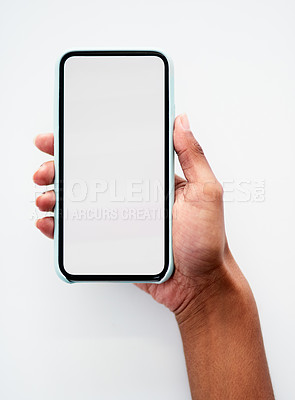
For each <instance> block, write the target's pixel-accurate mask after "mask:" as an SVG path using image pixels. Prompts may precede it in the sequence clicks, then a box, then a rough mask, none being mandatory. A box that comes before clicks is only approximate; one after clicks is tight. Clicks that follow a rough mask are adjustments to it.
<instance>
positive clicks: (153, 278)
mask: <svg viewBox="0 0 295 400" xmlns="http://www.w3.org/2000/svg"><path fill="white" fill-rule="evenodd" d="M79 56H80V57H93V56H95V57H97V56H139V57H141V56H156V57H159V58H161V60H162V61H163V63H164V73H165V77H164V97H165V107H164V110H165V118H164V121H165V122H164V130H165V139H164V143H165V145H164V169H165V172H164V191H165V210H164V211H165V212H164V218H165V222H164V237H165V240H164V245H165V249H164V266H163V270H162V271H161V272H160V273H159V274H156V275H105V274H104V275H87V274H83V275H76V274H75V275H74V274H71V273H69V272H67V271H66V269H65V266H64V249H63V230H64V225H63V224H64V218H63V216H64V202H63V197H64V67H65V63H66V61H67V60H68V59H69V58H70V57H79ZM169 90H170V88H169V62H168V60H167V58H166V57H165V56H164V54H162V53H161V52H158V51H153V50H144V51H142V50H79V51H70V52H68V53H66V54H64V55H63V57H62V58H61V60H60V64H59V93H58V96H59V98H58V144H59V150H58V151H59V154H58V158H59V162H58V169H59V170H58V174H59V183H58V193H57V195H58V232H57V233H58V267H59V269H60V272H61V273H62V274H63V275H64V277H65V278H66V279H67V280H68V281H69V282H85V281H112V282H116V281H120V282H147V281H149V282H159V281H161V280H162V279H163V277H164V276H165V275H166V273H167V271H168V268H169V262H170V259H169V254H170V249H169V246H170V241H169V232H170V226H169V224H170V223H171V221H170V218H169V195H170V187H169V186H170V184H169V165H170V159H169V157H170V151H169V130H170V129H169V128H170V127H169V109H170V108H169V106H170V104H169V101H170V99H169V95H170V93H169Z"/></svg>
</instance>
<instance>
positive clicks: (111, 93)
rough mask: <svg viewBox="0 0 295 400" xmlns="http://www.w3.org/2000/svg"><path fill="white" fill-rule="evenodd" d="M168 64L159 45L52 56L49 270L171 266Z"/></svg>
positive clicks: (138, 277)
mask: <svg viewBox="0 0 295 400" xmlns="http://www.w3.org/2000/svg"><path fill="white" fill-rule="evenodd" d="M173 124H174V96H173V64H172V61H171V59H170V58H169V57H167V56H166V55H165V54H164V53H163V52H161V51H158V50H77V51H76V50H75V51H69V52H67V53H65V54H64V55H63V56H62V57H61V58H60V60H59V61H58V63H57V69H56V96H55V132H54V148H55V154H54V157H55V191H56V206H55V228H54V249H55V250H54V251H55V256H54V259H55V268H56V271H57V273H58V275H59V276H60V277H61V278H62V279H63V280H64V281H66V282H69V283H73V282H87V281H118V282H155V283H160V282H163V281H165V280H167V279H168V278H169V277H170V276H171V274H172V272H173V253H172V205H173V202H174V151H173V137H172V135H173Z"/></svg>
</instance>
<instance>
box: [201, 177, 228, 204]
mask: <svg viewBox="0 0 295 400" xmlns="http://www.w3.org/2000/svg"><path fill="white" fill-rule="evenodd" d="M203 193H204V197H205V199H206V200H207V201H222V199H223V187H222V185H221V184H220V183H219V182H218V181H216V182H207V183H205V184H204V187H203Z"/></svg>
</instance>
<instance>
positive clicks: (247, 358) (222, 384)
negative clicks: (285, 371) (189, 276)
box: [176, 265, 274, 400]
mask: <svg viewBox="0 0 295 400" xmlns="http://www.w3.org/2000/svg"><path fill="white" fill-rule="evenodd" d="M225 271H231V272H230V273H228V272H226V274H225V276H224V277H223V278H222V279H220V280H219V281H218V282H216V283H215V284H214V285H212V286H211V287H210V288H209V289H208V290H204V291H203V292H202V293H200V294H199V295H198V296H197V297H196V298H195V299H194V301H191V302H190V303H189V304H188V305H187V306H186V308H185V309H183V310H182V311H181V312H179V313H178V314H177V315H176V319H177V321H178V324H179V328H180V332H181V336H182V340H183V347H184V352H185V358H186V363H187V370H188V375H189V382H190V387H191V392H192V398H193V400H203V399H204V400H210V399H218V400H223V399H224V400H231V399H234V400H243V399H247V400H252V399H253V400H259V399H263V400H271V399H274V395H273V391H272V385H271V381H270V376H269V371H268V366H267V361H266V356H265V351H264V345H263V340H262V334H261V329H260V323H259V317H258V312H257V308H256V304H255V300H254V297H253V295H252V292H251V290H250V288H249V286H248V284H247V282H246V280H245V279H244V277H243V276H242V275H241V273H240V272H239V270H238V268H237V267H236V266H235V265H234V266H233V268H231V269H227V268H225Z"/></svg>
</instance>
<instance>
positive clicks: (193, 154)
mask: <svg viewBox="0 0 295 400" xmlns="http://www.w3.org/2000/svg"><path fill="white" fill-rule="evenodd" d="M173 141H174V148H175V151H176V153H177V155H178V159H179V162H180V165H181V168H182V170H183V173H184V175H185V177H186V179H187V181H188V182H190V183H193V182H202V183H205V182H212V181H216V178H215V176H214V174H213V172H212V170H211V168H210V165H209V163H208V161H207V159H206V157H205V155H204V152H203V150H202V148H201V146H200V145H199V143H198V142H197V140H196V139H195V137H194V135H193V133H192V131H191V129H190V125H189V121H188V117H187V115H186V114H181V115H179V116H178V117H176V119H175V123H174V133H173Z"/></svg>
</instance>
